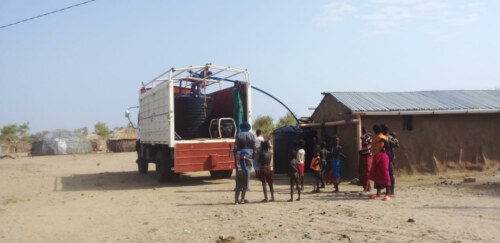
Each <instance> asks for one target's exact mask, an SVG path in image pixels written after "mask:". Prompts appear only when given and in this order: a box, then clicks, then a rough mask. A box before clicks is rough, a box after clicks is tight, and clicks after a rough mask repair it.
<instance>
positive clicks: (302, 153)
mask: <svg viewBox="0 0 500 243" xmlns="http://www.w3.org/2000/svg"><path fill="white" fill-rule="evenodd" d="M304 144H305V142H304V140H302V139H301V140H299V142H298V143H297V145H298V150H297V160H298V161H299V180H300V190H304V167H305V161H306V151H305V150H304Z"/></svg>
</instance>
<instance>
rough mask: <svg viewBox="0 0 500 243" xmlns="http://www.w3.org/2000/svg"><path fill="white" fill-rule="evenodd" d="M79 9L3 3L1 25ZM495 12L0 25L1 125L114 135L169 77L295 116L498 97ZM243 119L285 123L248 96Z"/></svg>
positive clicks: (397, 2) (462, 7) (272, 4)
mask: <svg viewBox="0 0 500 243" xmlns="http://www.w3.org/2000/svg"><path fill="white" fill-rule="evenodd" d="M81 2H84V0H65V1H62V0H58V1H56V0H44V1H37V0H2V1H0V26H4V25H7V24H10V23H13V22H16V21H19V20H22V19H26V18H30V17H34V16H37V15H40V14H44V13H47V12H51V11H54V10H57V9H61V8H64V7H68V6H70V5H74V4H78V3H81ZM499 12H500V1H496V0H364V1H361V0H358V1H354V0H333V1H321V0H318V1H298V0H287V1H284V0H282V1H260V0H255V1H229V0H212V1H196V0H194V1H163V0H148V1H139V0H96V1H94V2H90V3H88V4H84V5H81V6H79V7H75V8H71V9H68V10H65V11H61V12H57V13H55V14H51V15H47V16H44V17H41V18H37V19H34V20H31V21H27V22H23V23H20V24H17V25H12V26H9V27H5V28H0V127H2V126H5V125H8V124H16V123H17V124H21V123H24V122H29V123H30V128H31V129H30V132H31V133H37V132H41V131H44V130H54V129H59V128H65V129H70V130H71V129H76V128H81V127H88V128H89V131H91V132H92V131H94V124H95V123H96V122H105V123H106V124H107V125H108V126H109V127H110V128H111V129H112V128H114V127H118V126H125V125H126V124H127V123H128V121H127V120H126V118H125V117H124V111H125V109H126V108H127V107H130V106H135V105H138V94H139V93H138V90H139V89H140V87H141V82H148V81H150V80H152V79H153V78H154V77H156V76H158V75H159V74H161V73H163V72H164V71H166V70H167V69H169V68H171V67H186V66H189V65H203V64H206V63H212V64H217V65H221V66H231V67H235V68H241V69H248V71H249V72H250V77H251V81H252V84H253V85H254V86H256V87H258V88H260V89H263V90H265V91H267V92H269V93H271V94H272V95H274V96H275V97H277V98H278V99H280V100H281V101H282V102H283V103H285V104H286V105H287V106H288V107H289V108H290V109H291V110H292V111H293V112H294V113H295V114H296V115H297V116H299V117H301V116H310V115H311V114H312V112H313V110H311V108H314V107H316V106H317V105H318V104H319V103H320V101H321V100H322V98H323V95H322V94H321V93H322V92H333V91H337V92H338V91H360V92H361V91H363V92H365V91H377V92H380V91H422V90H458V89H500V68H499V67H500V44H499V43H500V15H499V14H498V13H499ZM252 106H253V114H254V119H255V118H256V117H257V116H259V115H261V116H263V115H270V116H271V117H273V118H274V121H275V122H277V121H278V119H279V118H280V117H282V116H284V115H285V114H286V112H287V110H286V109H285V108H283V107H282V106H281V105H279V104H278V103H277V102H275V101H274V100H272V99H270V98H268V97H267V96H265V95H262V94H260V93H258V92H253V104H252Z"/></svg>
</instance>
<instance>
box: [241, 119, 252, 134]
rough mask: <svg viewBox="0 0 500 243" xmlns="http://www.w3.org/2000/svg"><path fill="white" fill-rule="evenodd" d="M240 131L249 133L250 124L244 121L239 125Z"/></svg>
mask: <svg viewBox="0 0 500 243" xmlns="http://www.w3.org/2000/svg"><path fill="white" fill-rule="evenodd" d="M240 129H241V131H242V132H248V131H250V124H249V123H248V122H246V121H244V122H242V123H241V124H240Z"/></svg>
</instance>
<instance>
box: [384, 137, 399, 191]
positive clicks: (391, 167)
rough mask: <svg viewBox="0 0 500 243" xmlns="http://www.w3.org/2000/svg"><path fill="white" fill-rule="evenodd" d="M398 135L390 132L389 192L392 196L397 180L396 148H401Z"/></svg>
mask: <svg viewBox="0 0 500 243" xmlns="http://www.w3.org/2000/svg"><path fill="white" fill-rule="evenodd" d="M396 137H397V135H396V132H390V133H389V151H388V152H387V155H388V156H389V175H390V176H391V191H390V194H389V195H390V196H391V197H393V196H394V183H395V182H396V178H395V177H394V158H396V155H395V154H394V150H395V149H397V148H399V140H398V139H397V138H396Z"/></svg>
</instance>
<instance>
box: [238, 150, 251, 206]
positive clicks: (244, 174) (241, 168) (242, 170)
mask: <svg viewBox="0 0 500 243" xmlns="http://www.w3.org/2000/svg"><path fill="white" fill-rule="evenodd" d="M244 145H245V144H244V141H242V140H240V141H239V144H238V147H239V148H243V147H244ZM249 157H251V154H250V153H248V151H247V150H246V149H239V150H237V151H236V156H235V160H234V163H235V168H236V177H235V179H236V189H234V204H244V203H248V201H247V200H245V194H246V191H247V187H248V170H247V168H248V166H247V162H246V160H247V159H248V158H249ZM240 192H241V200H238V199H239V196H240Z"/></svg>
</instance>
